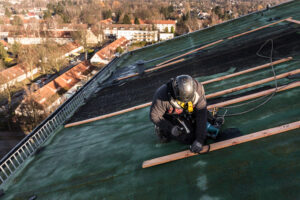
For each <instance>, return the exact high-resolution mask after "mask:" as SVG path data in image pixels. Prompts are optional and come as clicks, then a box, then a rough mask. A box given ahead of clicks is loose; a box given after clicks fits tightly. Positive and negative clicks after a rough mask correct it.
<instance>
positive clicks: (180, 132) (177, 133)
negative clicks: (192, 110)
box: [171, 126, 183, 137]
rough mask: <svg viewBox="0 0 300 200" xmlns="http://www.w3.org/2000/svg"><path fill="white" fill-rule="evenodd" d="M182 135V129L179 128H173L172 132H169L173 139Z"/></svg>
mask: <svg viewBox="0 0 300 200" xmlns="http://www.w3.org/2000/svg"><path fill="white" fill-rule="evenodd" d="M182 133H183V128H180V127H179V126H173V128H172V130H171V134H172V135H173V136H174V137H178V136H179V135H181V134H182Z"/></svg>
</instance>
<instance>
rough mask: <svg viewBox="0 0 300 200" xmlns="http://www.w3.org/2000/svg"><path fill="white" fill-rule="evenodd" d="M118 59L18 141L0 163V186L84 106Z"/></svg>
mask: <svg viewBox="0 0 300 200" xmlns="http://www.w3.org/2000/svg"><path fill="white" fill-rule="evenodd" d="M117 59H118V58H115V59H114V60H112V61H111V62H110V63H109V64H108V65H107V66H106V67H104V68H103V69H102V70H101V71H99V72H98V73H97V74H96V75H95V76H94V77H93V78H92V79H91V80H89V81H88V82H87V83H86V84H85V85H84V86H83V87H82V88H80V90H79V91H78V92H76V93H75V94H74V95H73V96H72V97H71V98H69V99H68V100H67V101H66V102H64V103H63V104H62V105H61V106H60V107H59V108H58V109H57V110H56V111H55V112H53V113H52V114H51V115H50V116H48V117H47V118H46V119H45V120H44V121H43V122H42V123H41V124H40V125H39V126H38V127H36V128H35V129H34V130H33V131H32V132H31V133H30V134H29V135H27V136H26V137H25V138H24V139H23V140H22V141H20V142H19V143H18V144H17V145H16V146H15V147H14V148H13V149H12V150H11V151H10V152H9V153H8V154H6V155H5V156H4V157H3V158H2V159H1V161H0V186H3V185H4V183H5V182H7V180H8V179H9V178H10V177H11V176H12V175H13V174H14V172H16V170H17V169H18V168H20V166H22V164H23V163H24V162H25V161H26V159H27V158H29V157H30V156H31V155H33V154H34V153H35V152H36V150H37V149H39V148H40V147H41V145H42V144H43V143H44V142H45V141H46V140H47V139H48V138H49V137H50V136H51V135H53V134H54V133H55V132H57V131H58V130H59V129H60V128H61V127H62V125H63V124H64V122H65V121H66V120H68V119H69V117H71V116H72V115H73V114H74V112H75V111H76V110H77V109H78V108H79V107H80V106H81V105H83V104H84V101H85V100H86V99H87V98H89V97H90V96H91V94H93V93H94V91H95V90H96V88H99V84H101V83H103V82H104V81H105V80H107V79H108V78H109V77H110V75H111V74H112V72H113V71H114V70H115V66H114V63H115V61H116V60H117Z"/></svg>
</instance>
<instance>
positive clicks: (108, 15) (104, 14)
mask: <svg viewBox="0 0 300 200" xmlns="http://www.w3.org/2000/svg"><path fill="white" fill-rule="evenodd" d="M102 17H103V19H108V18H111V17H112V12H111V10H105V11H103V12H102Z"/></svg>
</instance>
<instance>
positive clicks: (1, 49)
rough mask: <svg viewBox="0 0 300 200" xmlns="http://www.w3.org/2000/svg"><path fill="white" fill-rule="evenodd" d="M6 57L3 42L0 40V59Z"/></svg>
mask: <svg viewBox="0 0 300 200" xmlns="http://www.w3.org/2000/svg"><path fill="white" fill-rule="evenodd" d="M7 57H8V54H7V51H6V50H5V48H4V46H3V44H2V43H1V42H0V59H2V60H4V59H5V58H7Z"/></svg>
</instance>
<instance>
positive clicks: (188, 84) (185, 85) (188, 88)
mask: <svg viewBox="0 0 300 200" xmlns="http://www.w3.org/2000/svg"><path fill="white" fill-rule="evenodd" d="M194 84H195V83H194V80H193V78H192V77H190V76H189V75H180V76H177V77H176V78H175V80H173V84H172V86H173V91H174V95H175V99H176V100H179V101H182V102H185V103H187V102H189V101H193V99H194V96H195V85H194Z"/></svg>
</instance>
